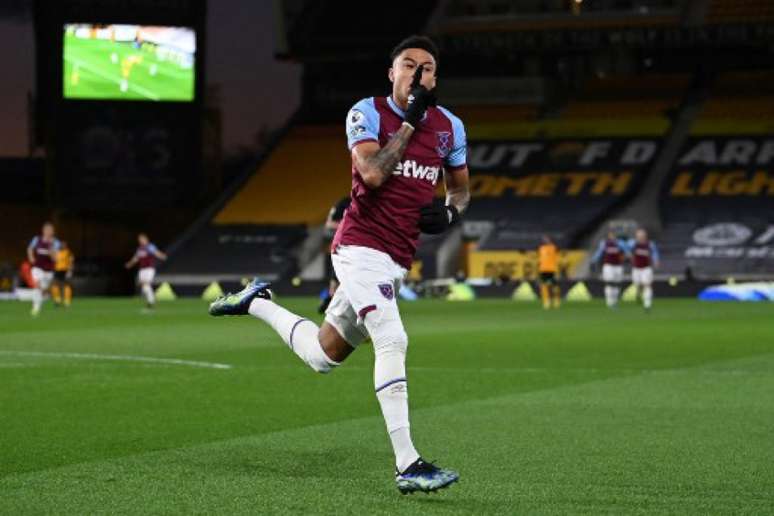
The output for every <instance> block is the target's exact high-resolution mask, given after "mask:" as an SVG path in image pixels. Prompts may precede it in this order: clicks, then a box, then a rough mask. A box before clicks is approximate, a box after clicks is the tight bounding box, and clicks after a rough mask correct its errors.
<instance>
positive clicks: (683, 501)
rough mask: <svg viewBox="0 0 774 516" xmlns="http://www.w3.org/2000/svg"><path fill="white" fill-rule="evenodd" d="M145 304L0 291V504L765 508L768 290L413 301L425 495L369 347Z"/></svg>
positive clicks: (463, 510)
mask: <svg viewBox="0 0 774 516" xmlns="http://www.w3.org/2000/svg"><path fill="white" fill-rule="evenodd" d="M283 302H285V303H286V304H287V305H288V306H289V308H291V309H293V310H296V311H298V312H300V313H303V314H304V315H306V316H309V317H313V318H315V319H316V318H317V317H316V315H315V312H314V309H315V307H316V301H315V300H314V299H311V298H306V299H304V298H287V299H284V300H283ZM140 306H141V303H140V301H139V299H132V300H129V299H105V300H102V299H78V298H76V299H75V304H74V306H73V307H72V308H71V309H70V310H69V311H64V310H55V309H53V307H52V306H51V305H50V304H46V305H45V306H44V309H43V312H42V314H41V316H40V317H39V318H37V319H32V318H31V317H30V316H29V305H28V304H26V303H24V304H22V303H9V302H6V303H0V514H14V515H19V514H105V513H111V514H159V513H164V514H192V513H199V514H215V513H217V514H235V513H245V514H266V513H273V514H288V513H298V514H318V513H324V514H390V515H394V514H414V513H415V514H420V513H422V514H454V513H457V514H771V513H774V313H773V312H772V310H773V308H772V305H770V304H720V303H719V304H706V303H700V302H698V301H694V300H687V299H686V300H661V299H657V300H656V304H655V310H654V311H653V313H652V314H650V315H646V314H644V313H643V312H642V311H641V310H640V309H638V308H637V307H635V306H632V305H626V306H623V307H622V308H620V309H619V310H617V311H609V310H607V309H605V308H604V307H603V305H602V304H601V302H599V301H597V302H592V303H589V304H575V305H571V304H567V305H566V306H564V307H563V308H562V309H561V310H559V311H550V312H544V311H543V310H542V309H540V308H539V307H538V305H537V304H520V303H513V302H509V301H500V300H497V301H490V300H481V301H477V302H473V303H446V302H440V301H420V302H417V303H413V304H410V303H406V304H404V305H403V312H404V319H405V324H406V327H407V331H408V334H409V338H410V345H409V355H408V375H409V393H410V402H411V407H412V412H411V418H412V432H413V436H414V440H415V442H416V444H417V446H418V448H419V450H420V451H421V452H422V453H423V455H425V457H426V458H427V459H437V460H438V462H439V463H440V464H441V465H443V466H446V467H450V468H454V469H457V470H458V471H459V472H460V475H461V479H460V482H459V484H456V485H454V486H452V487H451V488H450V489H448V490H446V491H443V492H442V493H440V494H437V495H422V494H415V495H412V496H401V495H400V494H399V493H398V491H397V490H396V489H395V486H394V481H393V466H392V452H391V449H390V446H389V441H388V438H387V436H386V432H385V430H384V423H383V420H382V417H381V414H380V413H379V408H378V404H377V402H376V399H375V396H374V393H373V383H372V382H373V380H372V364H373V352H372V350H371V348H370V346H369V345H364V346H363V347H362V349H359V350H358V351H357V352H356V353H354V354H353V355H352V356H351V357H350V360H349V361H348V362H347V363H345V364H344V365H342V366H341V367H340V368H338V369H337V370H336V371H334V372H333V373H332V374H330V375H327V376H322V375H317V374H315V373H313V372H312V371H311V370H309V369H307V368H306V366H304V365H303V364H302V363H301V362H300V361H299V360H298V359H297V358H296V357H295V355H293V354H292V353H291V352H290V351H289V350H288V349H287V348H286V347H285V345H284V344H282V343H281V342H280V341H279V340H278V338H276V337H275V336H274V335H273V334H272V333H271V331H270V330H269V329H268V327H267V326H265V325H264V324H262V323H260V322H259V321H257V320H255V319H253V318H251V317H243V318H221V319H215V318H211V317H209V316H207V315H206V312H205V304H204V303H203V302H201V301H198V300H180V301H175V302H171V303H162V304H160V306H159V308H158V310H157V313H155V314H153V315H142V314H141V313H140ZM102 355H107V356H102ZM139 357H146V358H139ZM159 358H161V359H165V360H169V362H164V361H158V362H157V361H154V360H153V359H159ZM176 360H180V361H193V362H195V363H194V364H190V363H188V362H176ZM208 364H222V365H223V366H230V368H225V367H223V368H217V367H216V366H212V367H208V366H207V365H208Z"/></svg>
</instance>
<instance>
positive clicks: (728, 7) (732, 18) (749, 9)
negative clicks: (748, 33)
mask: <svg viewBox="0 0 774 516" xmlns="http://www.w3.org/2000/svg"><path fill="white" fill-rule="evenodd" d="M706 20H707V23H709V24H723V23H765V22H770V21H772V20H774V3H772V2H770V1H769V0H711V1H710V6H709V12H708V14H707V18H706Z"/></svg>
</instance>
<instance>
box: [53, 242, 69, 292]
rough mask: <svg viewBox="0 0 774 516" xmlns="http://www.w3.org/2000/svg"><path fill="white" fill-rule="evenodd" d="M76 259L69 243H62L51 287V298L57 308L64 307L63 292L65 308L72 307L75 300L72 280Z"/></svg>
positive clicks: (55, 261)
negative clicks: (71, 304)
mask: <svg viewBox="0 0 774 516" xmlns="http://www.w3.org/2000/svg"><path fill="white" fill-rule="evenodd" d="M74 264H75V257H74V256H73V253H72V251H70V248H69V247H68V246H67V242H61V243H60V247H59V251H57V253H56V258H55V260H54V281H53V284H52V285H51V296H52V297H53V298H54V303H55V304H56V306H62V292H63V291H64V306H66V307H68V306H70V303H72V300H73V287H72V285H71V284H70V279H71V278H72V277H73V265H74Z"/></svg>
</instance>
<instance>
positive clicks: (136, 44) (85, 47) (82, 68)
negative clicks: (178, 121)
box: [62, 23, 196, 102]
mask: <svg viewBox="0 0 774 516" xmlns="http://www.w3.org/2000/svg"><path fill="white" fill-rule="evenodd" d="M63 49H64V50H63V56H62V57H63V60H64V63H63V67H62V70H63V77H62V91H63V95H64V98H66V99H95V100H145V101H162V102H163V101H191V100H193V99H194V89H195V77H196V33H195V31H194V30H193V29H191V28H188V27H162V26H148V25H109V24H90V23H68V24H65V26H64V45H63Z"/></svg>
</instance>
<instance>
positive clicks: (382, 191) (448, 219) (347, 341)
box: [210, 36, 470, 493]
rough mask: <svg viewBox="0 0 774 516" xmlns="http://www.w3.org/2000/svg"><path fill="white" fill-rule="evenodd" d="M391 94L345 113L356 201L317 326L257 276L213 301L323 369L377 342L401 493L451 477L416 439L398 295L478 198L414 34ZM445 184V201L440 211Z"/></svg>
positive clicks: (400, 55)
mask: <svg viewBox="0 0 774 516" xmlns="http://www.w3.org/2000/svg"><path fill="white" fill-rule="evenodd" d="M391 59H392V65H391V67H390V68H389V71H388V76H389V79H390V81H391V82H392V94H391V95H390V96H388V97H371V98H366V99H363V100H361V101H359V102H357V103H356V104H355V105H354V106H353V108H352V109H351V110H350V111H349V113H348V114H347V119H346V132H347V140H348V145H349V149H350V152H351V156H352V171H351V173H352V194H351V197H352V204H351V205H350V207H349V208H348V209H347V214H346V216H345V217H344V220H343V221H342V223H341V224H340V225H339V227H338V230H337V232H336V236H335V238H334V241H333V248H334V252H333V256H332V259H333V265H334V268H335V270H336V275H337V276H338V278H339V280H340V281H341V285H340V286H339V288H338V290H336V293H335V294H334V296H333V300H332V301H331V304H330V306H329V307H328V310H327V312H326V316H325V322H324V323H323V325H322V327H320V328H318V327H317V326H316V325H315V324H314V323H313V322H311V321H308V320H306V319H303V318H302V317H299V316H297V315H295V314H293V313H291V312H289V311H287V310H286V309H284V308H282V307H280V306H279V305H277V304H276V303H274V302H273V301H272V299H271V292H270V291H269V290H268V285H267V284H266V283H260V282H258V281H257V280H256V281H254V282H253V283H251V284H250V285H248V286H247V287H246V288H245V289H244V290H242V291H241V292H239V293H237V294H230V295H227V296H224V297H223V298H220V299H218V300H216V301H215V302H213V303H212V305H210V314H212V315H239V314H245V313H250V314H251V315H253V316H255V317H257V318H259V319H261V320H263V321H265V322H266V323H268V324H269V325H270V326H271V327H272V328H273V329H274V330H275V331H276V332H277V333H278V334H279V335H280V336H281V337H282V339H283V340H284V341H285V342H286V343H287V344H288V346H289V347H290V349H291V350H293V351H294V352H295V353H296V354H297V355H298V356H299V357H300V358H301V359H302V360H303V361H304V362H306V363H307V364H308V365H309V366H311V367H312V368H313V369H314V370H315V371H318V372H321V373H327V372H329V371H331V370H332V369H334V368H335V367H337V366H338V365H340V364H341V362H342V361H343V360H344V359H346V358H347V356H349V354H350V353H352V352H353V351H354V350H355V349H356V347H357V346H358V344H360V343H361V342H362V341H364V340H365V339H366V338H367V337H370V339H371V340H372V342H373V347H374V355H375V363H374V386H375V390H376V396H377V398H378V400H379V404H380V406H381V409H382V414H383V416H384V419H385V422H386V425H387V431H388V433H389V435H390V440H391V442H392V445H393V450H394V452H395V464H396V470H397V471H396V476H395V479H396V483H397V486H398V489H399V490H400V491H401V492H402V493H410V492H414V491H425V492H430V491H436V490H438V489H441V488H444V487H447V486H449V485H450V484H452V483H453V482H456V481H457V479H458V475H457V473H456V472H454V471H450V470H445V469H441V468H439V467H437V466H435V465H433V464H432V463H429V462H426V461H424V460H422V458H421V457H420V455H419V453H418V452H417V451H416V449H415V448H414V444H413V442H412V440H411V435H410V432H409V415H408V389H407V378H406V366H405V362H406V351H407V347H408V336H407V335H406V332H405V330H404V328H403V323H402V321H401V317H400V312H399V311H398V305H397V301H396V297H395V294H396V292H397V291H398V289H399V287H400V284H401V281H402V280H403V278H404V276H405V274H406V272H407V270H408V269H409V268H410V267H411V262H412V259H413V256H414V253H415V252H416V248H417V242H418V239H419V234H420V231H422V232H425V233H442V232H444V231H445V230H447V229H448V228H449V227H450V226H452V225H453V224H456V223H457V222H458V221H459V219H460V214H461V213H462V212H463V211H464V210H465V209H466V208H467V206H468V202H469V200H470V193H469V190H468V168H467V162H466V141H465V129H464V127H463V125H462V122H461V121H460V120H459V119H458V118H457V117H456V116H454V115H452V114H451V113H450V112H449V111H448V110H446V109H444V108H442V107H440V106H436V102H435V95H434V92H433V90H434V88H435V85H436V70H437V66H438V50H437V48H436V46H435V44H434V43H433V42H432V41H431V40H430V39H428V38H425V37H419V36H413V37H410V38H407V39H406V40H404V41H402V42H401V43H400V44H399V45H398V46H397V47H396V48H395V49H394V50H393V52H392V54H391ZM441 178H443V180H444V182H445V187H446V203H445V204H441V203H434V202H433V200H434V192H435V187H436V184H437V182H438V181H439V180H440V179H441Z"/></svg>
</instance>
